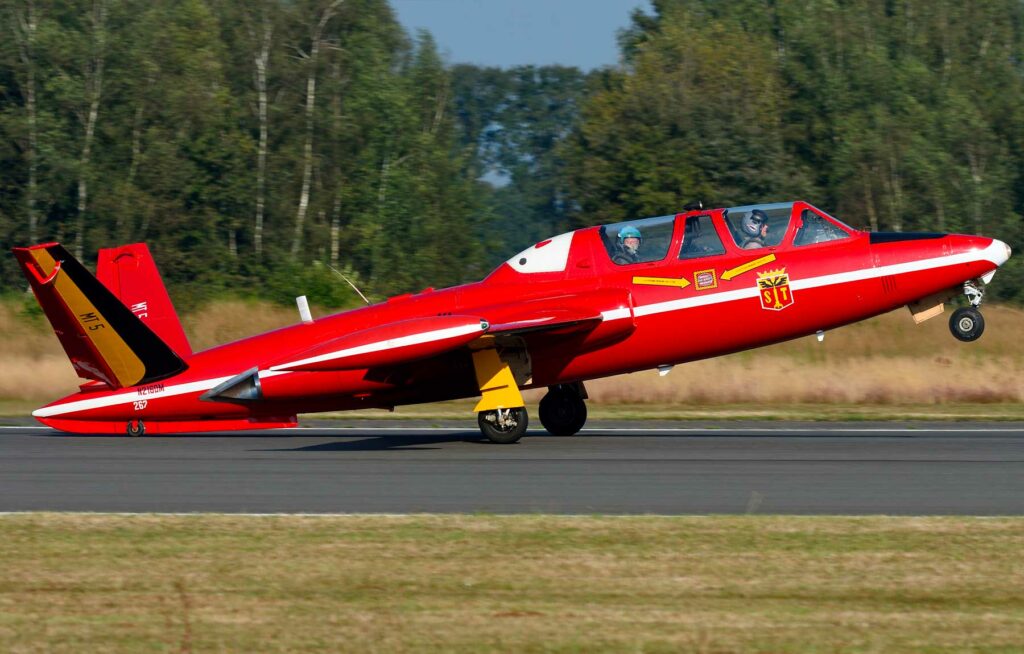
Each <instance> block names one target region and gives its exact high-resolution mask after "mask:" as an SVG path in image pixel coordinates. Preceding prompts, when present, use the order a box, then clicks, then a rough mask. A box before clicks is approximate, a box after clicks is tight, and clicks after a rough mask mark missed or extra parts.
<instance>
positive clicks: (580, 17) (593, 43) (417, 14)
mask: <svg viewBox="0 0 1024 654" xmlns="http://www.w3.org/2000/svg"><path fill="white" fill-rule="evenodd" d="M391 6H392V7H394V9H395V12H396V13H397V14H398V19H399V21H401V23H402V25H404V26H405V28H406V29H407V30H409V31H410V32H412V33H415V30H416V29H419V28H424V29H426V30H428V31H429V32H430V33H431V34H433V35H434V39H435V40H436V41H437V46H438V49H439V50H440V51H441V54H442V56H444V58H445V60H446V61H447V62H448V63H452V64H458V63H471V64H479V65H483V66H501V67H508V66H516V65H522V64H535V65H546V64H562V65H566V66H578V67H580V68H582V69H584V70H591V69H593V68H598V67H600V66H608V65H615V64H616V63H618V58H619V51H618V45H617V42H616V32H617V31H618V30H620V29H622V28H624V27H626V26H628V25H629V15H630V14H631V13H632V11H633V9H636V8H637V7H641V8H643V9H644V10H645V11H647V12H648V13H650V2H649V0H391Z"/></svg>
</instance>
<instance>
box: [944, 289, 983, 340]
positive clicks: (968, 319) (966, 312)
mask: <svg viewBox="0 0 1024 654" xmlns="http://www.w3.org/2000/svg"><path fill="white" fill-rule="evenodd" d="M964 295H966V296H967V301H968V302H970V303H971V306H969V307H961V308H959V309H957V310H956V311H954V312H953V315H952V316H950V317H949V331H950V332H951V333H952V334H953V336H954V337H955V338H956V339H957V340H960V341H963V342H965V343H970V342H971V341H976V340H978V338H980V337H981V335H982V334H983V333H984V332H985V318H984V317H983V316H982V315H981V311H979V310H978V307H979V306H981V300H982V298H984V297H985V291H984V288H983V287H981V286H979V285H978V284H977V283H976V282H974V281H973V280H970V281H966V282H964Z"/></svg>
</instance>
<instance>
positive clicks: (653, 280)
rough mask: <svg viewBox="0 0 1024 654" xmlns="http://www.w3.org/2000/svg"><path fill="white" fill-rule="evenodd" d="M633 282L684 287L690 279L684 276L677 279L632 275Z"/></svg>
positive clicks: (645, 284)
mask: <svg viewBox="0 0 1024 654" xmlns="http://www.w3.org/2000/svg"><path fill="white" fill-rule="evenodd" d="M633 283H634V284H642V285H644V286H678V287H679V288H686V287H687V286H689V285H690V280H688V279H686V278H685V277H680V278H678V279H676V278H675V277H634V278H633Z"/></svg>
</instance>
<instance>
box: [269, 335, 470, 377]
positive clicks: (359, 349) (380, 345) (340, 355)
mask: <svg viewBox="0 0 1024 654" xmlns="http://www.w3.org/2000/svg"><path fill="white" fill-rule="evenodd" d="M482 332H483V327H482V326H481V325H480V323H474V324H472V325H459V326H458V327H447V328H445V329H437V330H434V331H432V332H423V333H421V334H410V335H408V336H399V337H398V338H389V339H387V340H383V341H377V342H376V343H367V344H365V345H358V346H356V347H350V348H347V349H344V350H337V351H335V352H327V353H326V354H318V355H317V356H315V357H309V358H307V359H299V360H298V361H289V362H288V363H282V364H279V365H276V366H271V368H270V369H271V370H275V371H276V370H288V369H289V368H294V367H296V366H304V365H308V364H310V363H320V362H321V361H332V360H334V359H344V358H345V357H352V356H356V355H358V354H368V353H370V352H380V351H382V350H393V349H396V348H400V347H409V346H410V345H422V344H423V343H432V342H434V341H443V340H445V339H449V338H457V337H459V336H466V335H469V334H473V333H482Z"/></svg>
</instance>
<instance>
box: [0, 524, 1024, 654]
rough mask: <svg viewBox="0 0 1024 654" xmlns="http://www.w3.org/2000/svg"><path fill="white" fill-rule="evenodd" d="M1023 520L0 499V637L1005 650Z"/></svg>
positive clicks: (482, 647)
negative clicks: (204, 510)
mask: <svg viewBox="0 0 1024 654" xmlns="http://www.w3.org/2000/svg"><path fill="white" fill-rule="evenodd" d="M1022 549H1024V520H1022V519H1019V518H1007V519H983V518H881V517H870V518H823V517H815V518H781V517H760V516H746V517H742V516H741V517H687V518H662V517H632V518H601V517H553V516H520V517H511V516H411V517H387V516H335V517H302V516H278V517H239V516H200V515H197V516H171V517H160V516H105V515H60V514H32V515H8V516H2V517H0V650H2V651H5V652H44V651H45V652H99V651H103V652H134V651H155V652H207V651H232V652H254V651H260V652H290V651H323V652H338V651H348V652H395V651H445V652H480V651H507V652H598V651H614V652H623V651H630V652H719V653H722V652H915V653H920V652H950V653H952V652H957V653H960V652H1007V653H1008V652H1020V651H1022V650H1024V593H1022V591H1021V589H1022V588H1024V566H1022V565H1021V562H1020V552H1021V551H1022Z"/></svg>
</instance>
